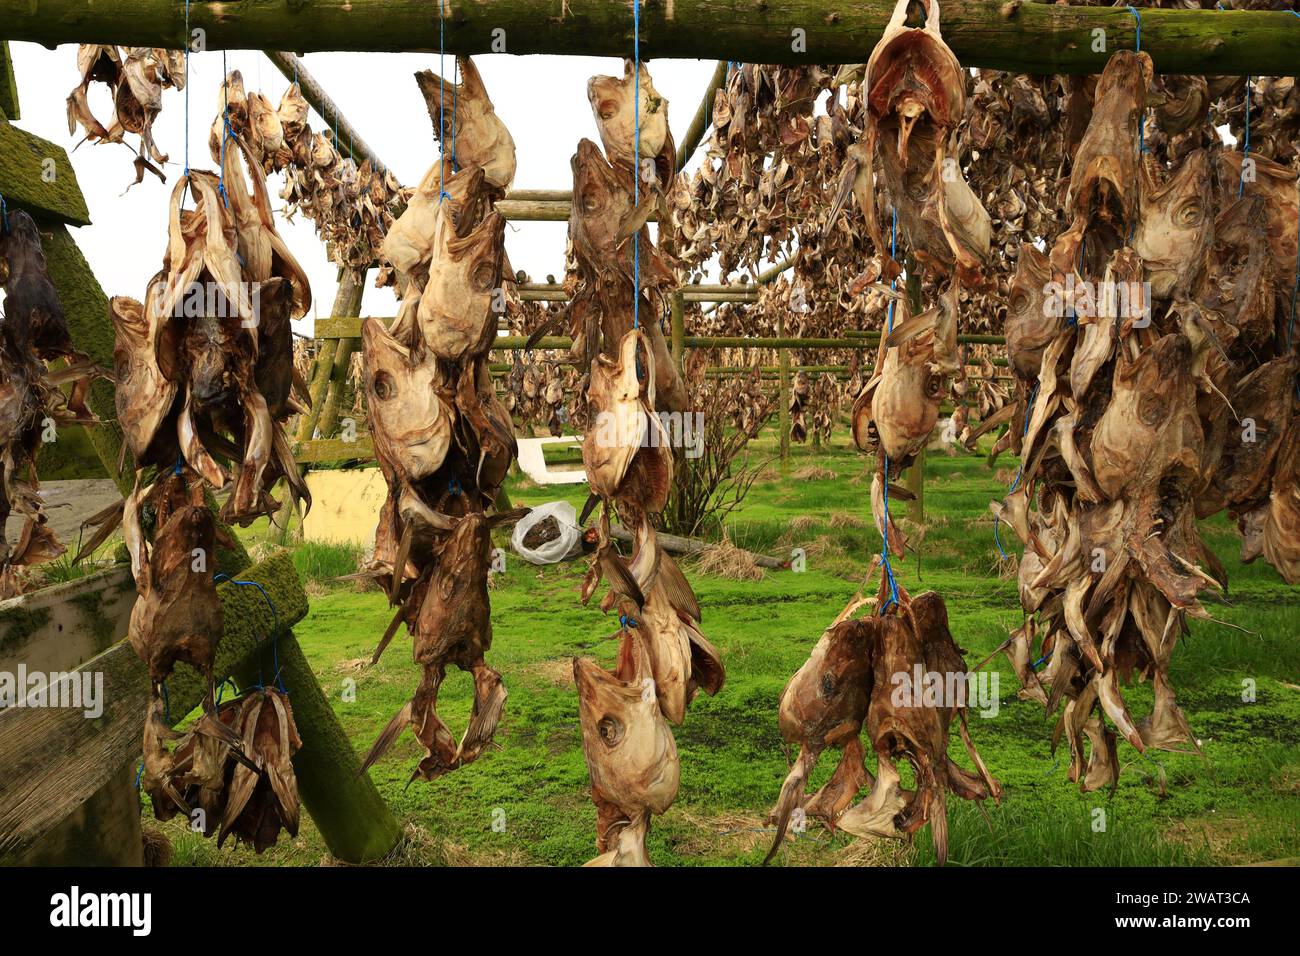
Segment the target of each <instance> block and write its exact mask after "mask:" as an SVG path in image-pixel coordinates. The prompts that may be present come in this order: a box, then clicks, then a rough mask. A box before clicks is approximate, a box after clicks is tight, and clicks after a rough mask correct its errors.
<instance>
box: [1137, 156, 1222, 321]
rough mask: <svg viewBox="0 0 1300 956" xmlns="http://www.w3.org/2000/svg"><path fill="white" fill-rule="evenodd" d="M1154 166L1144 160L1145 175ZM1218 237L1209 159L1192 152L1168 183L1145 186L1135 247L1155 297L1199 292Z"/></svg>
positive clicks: (1162, 297) (1161, 297) (1179, 295)
mask: <svg viewBox="0 0 1300 956" xmlns="http://www.w3.org/2000/svg"><path fill="white" fill-rule="evenodd" d="M1149 169H1150V165H1149V164H1144V166H1143V170H1144V174H1145V175H1150V173H1149ZM1213 240H1214V214H1213V194H1212V191H1211V176H1210V159H1209V155H1208V154H1207V153H1206V152H1205V150H1202V149H1198V150H1196V151H1195V152H1193V153H1191V154H1190V155H1189V156H1188V157H1187V158H1186V159H1185V160H1183V164H1182V165H1181V166H1180V167H1179V168H1178V170H1177V171H1176V172H1175V173H1174V174H1173V175H1172V176H1171V177H1170V178H1169V181H1168V182H1166V183H1165V184H1164V185H1162V186H1159V187H1156V186H1154V184H1150V186H1149V188H1146V189H1144V190H1143V195H1142V207H1141V216H1140V218H1139V219H1138V225H1137V232H1136V233H1135V234H1134V236H1133V250H1134V251H1135V252H1136V253H1137V254H1138V255H1139V256H1140V257H1141V258H1142V262H1143V265H1145V266H1146V269H1147V277H1148V280H1149V281H1150V283H1151V293H1152V295H1154V296H1155V297H1156V298H1157V299H1167V298H1170V297H1176V298H1182V297H1184V296H1187V295H1190V294H1193V293H1195V292H1196V291H1197V285H1198V283H1199V281H1200V279H1201V277H1202V276H1203V275H1204V274H1205V270H1206V268H1207V265H1208V257H1209V252H1210V246H1211V244H1212V243H1213Z"/></svg>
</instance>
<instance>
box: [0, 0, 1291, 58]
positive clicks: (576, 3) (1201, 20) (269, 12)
mask: <svg viewBox="0 0 1300 956" xmlns="http://www.w3.org/2000/svg"><path fill="white" fill-rule="evenodd" d="M186 6H187V5H186V4H185V3H182V2H180V0H40V2H39V3H38V2H34V0H0V25H2V26H0V29H2V30H3V31H4V33H5V36H6V37H7V38H9V39H14V40H32V41H35V42H37V43H43V44H45V45H46V46H54V45H56V44H59V43H73V42H81V43H117V44H122V45H126V46H162V47H171V48H173V49H179V48H180V47H181V46H182V45H183V44H184V43H185V42H186V41H187V40H188V37H186V34H185V16H186ZM893 6H894V3H893V0H861V2H859V3H853V4H840V3H836V2H833V0H779V2H778V0H772V2H767V0H760V2H755V0H672V2H667V0H644V2H643V3H642V5H641V24H640V35H641V51H640V52H641V56H642V57H644V58H654V57H684V58H690V59H708V60H736V61H739V62H745V63H857V62H862V61H863V60H865V59H866V55H867V52H868V51H869V50H870V49H871V47H872V46H873V45H874V44H875V42H876V40H877V39H879V37H880V35H881V33H882V31H883V30H884V27H885V24H886V22H887V21H888V19H889V14H890V12H891V11H892V9H893ZM442 9H443V10H444V11H445V24H444V28H443V30H442V33H443V36H444V38H445V39H444V43H443V46H444V49H445V50H446V52H448V53H488V52H507V53H514V54H529V53H552V54H577V55H588V56H626V55H628V54H630V53H631V50H632V43H633V28H632V15H631V9H630V4H628V3H626V2H622V0H547V2H545V3H539V2H537V0H494V2H490V3H483V2H474V3H468V2H464V0H447V2H446V4H445V6H444V7H443V8H442ZM438 13H439V7H438V5H436V4H431V3H429V0H310V2H306V0H259V2H252V0H244V2H240V3H231V2H216V0H198V2H195V3H193V4H191V5H189V20H190V27H191V29H195V28H197V29H200V30H203V31H204V43H205V46H206V48H207V49H210V50H218V49H260V50H267V49H275V50H297V51H299V52H310V51H317V50H373V51H376V52H388V51H391V52H399V51H422V52H427V51H431V50H435V49H438V46H439V17H438ZM918 16H919V15H918ZM498 29H504V30H505V36H504V38H503V37H501V35H500V34H499V33H498V32H496V31H497V30H498ZM794 30H802V31H804V34H803V42H802V43H796V42H794V37H793V31H794ZM1094 30H1101V31H1103V35H1104V37H1105V39H1106V43H1105V46H1104V50H1103V49H1098V47H1097V44H1096V43H1095V42H1094V34H1093V31H1094ZM1141 31H1142V49H1144V50H1146V51H1147V52H1149V53H1150V54H1151V55H1152V57H1153V58H1154V60H1155V67H1156V69H1157V70H1158V71H1159V72H1162V73H1216V74H1236V75H1246V74H1265V75H1277V76H1282V75H1290V74H1291V73H1292V72H1294V70H1295V64H1296V63H1297V62H1300V19H1298V18H1296V17H1294V16H1292V15H1291V13H1290V12H1288V11H1277V12H1274V11H1249V10H1247V11H1235V10H1234V11H1216V10H1165V9H1150V8H1148V9H1144V10H1143V11H1142V26H1141ZM1137 32H1138V21H1137V19H1136V18H1135V17H1134V16H1133V15H1132V14H1131V13H1130V12H1129V11H1128V10H1127V9H1125V8H1123V7H1074V6H1057V5H1055V4H1046V3H1022V2H1018V0H1012V2H1008V3H992V2H985V0H946V2H944V4H943V34H944V38H945V39H946V40H947V41H948V43H949V44H950V45H951V47H952V49H953V52H955V53H956V54H957V57H958V58H959V59H960V60H961V61H962V64H963V65H964V66H968V67H989V68H992V69H998V70H1009V71H1013V72H1021V73H1100V72H1101V69H1102V66H1103V65H1104V64H1105V62H1106V59H1107V57H1108V56H1109V55H1110V54H1111V53H1113V52H1114V51H1115V50H1119V49H1130V50H1131V49H1133V47H1134V44H1135V41H1136V39H1137ZM502 40H504V44H505V47H504V51H503V50H501V49H500V48H499V47H498V48H497V49H493V45H494V43H496V44H499V43H500V42H501V41H502Z"/></svg>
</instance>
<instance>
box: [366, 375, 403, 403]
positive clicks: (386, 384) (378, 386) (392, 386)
mask: <svg viewBox="0 0 1300 956" xmlns="http://www.w3.org/2000/svg"><path fill="white" fill-rule="evenodd" d="M370 387H371V388H373V389H374V390H375V398H377V399H379V400H380V401H381V402H386V401H388V400H389V399H390V398H392V397H393V396H394V395H396V394H397V383H396V382H394V381H393V377H392V376H391V375H389V374H388V373H387V372H376V373H375V377H374V379H373V381H372V382H371V386H370Z"/></svg>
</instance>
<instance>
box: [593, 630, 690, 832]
mask: <svg viewBox="0 0 1300 956" xmlns="http://www.w3.org/2000/svg"><path fill="white" fill-rule="evenodd" d="M573 678H574V681H575V683H576V684H577V687H578V717H579V720H580V722H581V724H582V750H583V753H584V754H585V755H586V758H587V769H588V771H589V772H590V774H591V784H592V790H593V793H599V794H600V796H601V797H602V799H604V800H605V801H608V802H609V803H612V804H613V805H614V806H616V807H617V808H618V809H619V810H620V811H622V813H623V814H624V815H625V816H626V817H627V818H628V819H636V818H637V817H639V816H641V815H642V814H643V813H645V812H646V811H649V812H650V813H663V812H664V811H665V810H667V809H668V807H669V806H670V805H671V804H672V802H673V800H674V798H676V796H677V784H678V779H679V775H680V770H681V765H680V763H679V761H678V757H677V744H676V743H675V742H674V741H673V735H672V731H671V730H670V729H669V727H668V722H667V720H665V719H664V716H663V713H662V711H661V710H660V708H659V701H658V698H656V696H655V694H654V691H653V690H651V689H649V686H650V685H648V684H647V681H649V680H651V679H652V678H651V668H650V658H649V655H648V654H647V652H646V648H645V644H644V641H643V640H642V638H641V636H640V635H639V634H638V633H637V629H636V628H631V629H628V630H626V631H624V632H623V637H622V645H621V646H620V649H619V660H618V665H617V667H616V668H615V670H614V672H613V673H611V672H609V671H606V670H605V669H604V668H603V667H601V666H600V665H599V664H597V663H596V662H595V661H593V660H590V659H588V658H574V661H573Z"/></svg>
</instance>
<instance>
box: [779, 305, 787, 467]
mask: <svg viewBox="0 0 1300 956" xmlns="http://www.w3.org/2000/svg"><path fill="white" fill-rule="evenodd" d="M776 335H777V338H785V314H784V313H781V314H780V315H778V316H777V320H776ZM777 354H778V355H779V356H780V359H779V365H778V367H779V369H780V370H779V371H778V373H777V375H778V377H779V378H780V380H781V385H780V389H779V391H778V397H777V402H778V403H779V404H778V407H777V422H778V423H779V425H780V429H781V471H782V472H783V473H784V472H785V471H786V470H787V469H788V468H789V467H790V350H789V349H781V350H780V351H779V352H778V353H777Z"/></svg>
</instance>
